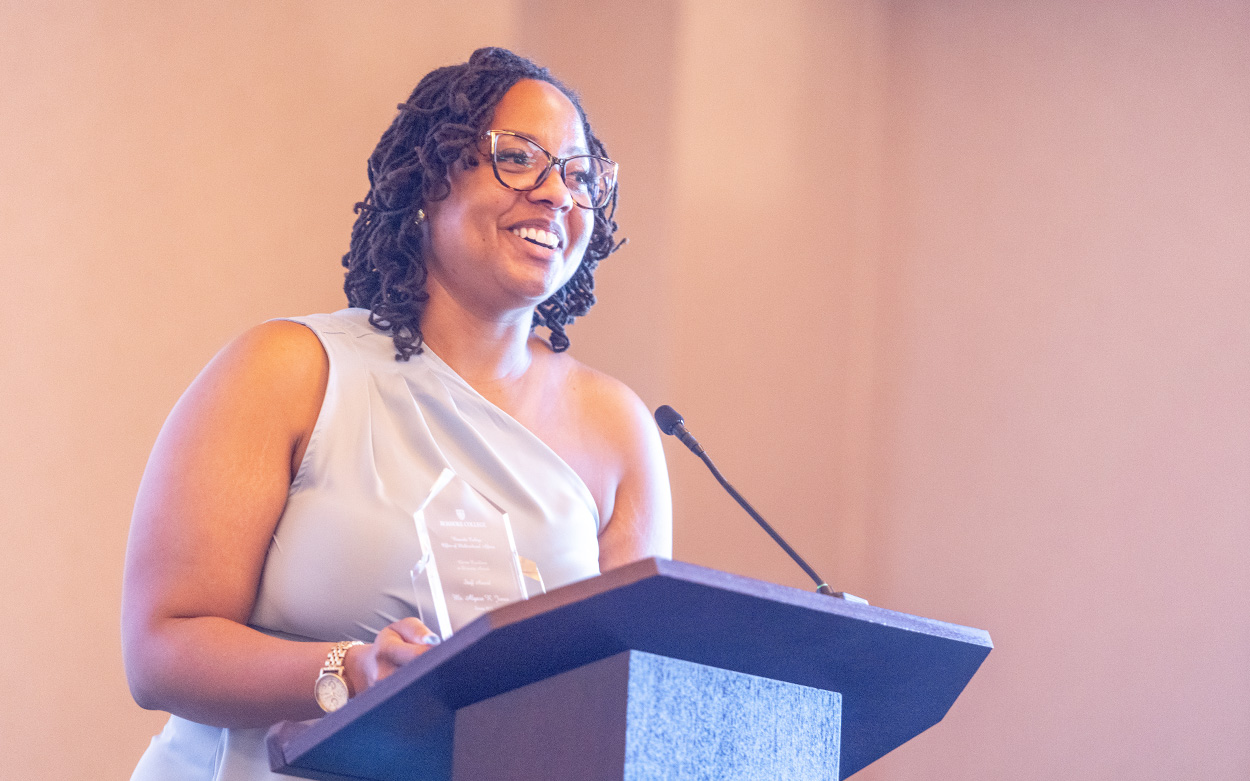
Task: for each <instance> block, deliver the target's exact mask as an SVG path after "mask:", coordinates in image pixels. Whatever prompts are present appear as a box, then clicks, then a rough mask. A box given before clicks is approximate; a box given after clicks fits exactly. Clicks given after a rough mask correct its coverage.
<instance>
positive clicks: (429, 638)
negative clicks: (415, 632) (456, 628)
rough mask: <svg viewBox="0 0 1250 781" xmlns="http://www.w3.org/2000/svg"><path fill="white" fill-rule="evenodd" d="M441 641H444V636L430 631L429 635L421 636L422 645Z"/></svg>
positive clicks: (436, 643)
mask: <svg viewBox="0 0 1250 781" xmlns="http://www.w3.org/2000/svg"><path fill="white" fill-rule="evenodd" d="M441 642H443V638H441V637H439V636H438V635H436V634H434V633H433V632H430V633H429V634H428V635H426V636H425V637H423V638H421V644H422V645H438V644H439V643H441Z"/></svg>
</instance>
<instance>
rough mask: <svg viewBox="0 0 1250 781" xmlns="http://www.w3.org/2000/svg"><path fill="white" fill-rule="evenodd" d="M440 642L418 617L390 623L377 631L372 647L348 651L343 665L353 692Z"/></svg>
mask: <svg viewBox="0 0 1250 781" xmlns="http://www.w3.org/2000/svg"><path fill="white" fill-rule="evenodd" d="M438 643H439V637H438V635H436V634H434V633H433V632H431V631H430V630H429V627H427V626H426V625H425V624H423V623H421V621H420V620H418V619H416V618H405V619H403V620H400V621H396V622H395V623H393V624H390V625H389V626H387V627H386V628H384V629H383V630H382V631H380V632H378V635H377V637H375V638H374V639H373V643H372V644H370V645H366V646H356V647H355V648H352V649H351V650H349V651H348V652H347V657H346V658H345V659H344V662H343V664H344V667H345V668H346V670H345V672H346V674H347V679H348V683H349V684H350V686H351V689H352V693H353V694H359V693H360V692H361V691H363V690H364V689H366V688H368V687H370V686H372V685H373V684H375V683H377V682H378V681H380V680H382V679H383V678H386V677H387V676H389V675H390V674H391V673H393V672H395V671H396V670H397V669H399V668H400V667H403V666H404V665H405V664H408V663H409V662H411V661H412V660H413V659H416V658H417V657H418V656H420V655H421V654H423V653H425V652H426V651H428V650H430V648H432V647H434V646H436V645H438Z"/></svg>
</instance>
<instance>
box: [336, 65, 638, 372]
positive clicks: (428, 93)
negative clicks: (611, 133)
mask: <svg viewBox="0 0 1250 781" xmlns="http://www.w3.org/2000/svg"><path fill="white" fill-rule="evenodd" d="M523 79H535V80H538V81H545V82H547V83H548V84H551V85H552V86H554V87H556V88H557V89H559V90H560V91H561V92H563V93H564V94H565V96H566V97H568V99H569V100H570V101H571V102H572V103H573V105H574V106H575V107H576V108H577V112H578V115H579V116H580V117H581V118H582V128H583V130H584V132H585V134H586V140H587V143H589V145H590V152H591V154H595V155H601V156H603V157H607V150H605V149H604V146H603V143H602V142H601V141H600V140H599V139H598V138H597V137H596V136H595V134H594V133H593V132H592V131H591V129H590V123H589V122H587V120H586V112H585V111H583V110H582V106H581V102H580V101H579V100H578V99H577V95H576V94H575V93H574V92H573V91H572V90H570V89H569V88H568V87H566V86H564V85H563V84H561V83H560V82H559V81H557V80H556V79H555V78H554V77H553V76H552V75H551V74H550V73H549V72H548V71H547V69H546V68H543V67H540V66H538V65H536V64H534V63H533V62H531V61H529V60H527V59H525V58H524V57H520V56H518V55H516V54H513V53H512V52H510V51H508V50H507V49H497V48H486V49H478V50H477V51H475V52H473V56H472V57H470V58H469V61H468V62H466V63H463V64H461V65H452V66H449V67H446V68H439V69H438V70H435V71H432V72H431V73H429V74H427V75H426V77H425V78H423V79H421V83H420V84H418V85H417V88H416V89H414V90H413V91H412V95H411V96H409V98H408V100H407V102H405V103H401V104H400V106H399V114H398V116H396V117H395V120H394V121H393V122H392V123H391V126H390V127H389V128H387V130H386V132H385V133H383V134H382V140H381V141H379V142H378V146H377V148H376V149H374V150H373V154H372V155H370V156H369V192H368V194H367V195H366V196H365V199H364V200H363V201H361V202H360V203H358V204H356V213H357V215H359V216H358V217H357V218H356V224H355V225H354V226H353V227H352V243H351V249H349V250H348V251H347V254H346V255H344V256H343V266H344V267H345V268H346V269H347V278H346V280H345V281H344V283H343V290H344V292H346V293H347V301H348V304H349V305H351V306H354V307H362V308H365V309H368V310H370V315H369V322H370V323H372V324H373V326H374V327H375V328H378V329H381V330H383V331H386V332H387V333H389V334H390V335H391V338H392V340H394V342H395V349H396V350H397V351H398V352H397V354H396V356H395V358H396V360H405V361H406V360H408V359H409V358H410V357H412V354H413V353H414V352H417V353H419V352H421V343H422V341H423V338H424V337H423V336H422V334H421V325H420V323H421V313H422V311H423V310H424V309H425V305H426V302H427V301H429V298H430V296H429V294H428V293H427V292H426V290H425V284H426V279H427V278H428V276H429V271H428V269H427V266H426V258H425V252H426V251H427V250H426V248H425V244H424V242H423V241H422V228H421V226H420V225H419V224H418V223H417V211H418V209H420V208H421V206H422V204H423V203H429V202H431V201H440V200H442V199H444V198H446V197H447V196H448V195H449V194H450V193H451V186H450V184H449V180H448V173H449V171H450V169H451V166H453V165H456V164H459V165H461V166H462V167H463V168H465V169H466V170H467V169H469V168H472V167H474V166H476V165H478V164H479V162H480V161H479V160H478V155H477V152H476V144H477V141H478V139H479V138H480V137H481V135H482V134H483V133H484V132H486V131H487V130H488V129H489V128H488V127H487V123H489V122H490V120H491V118H492V116H493V115H494V112H495V106H496V105H498V103H499V101H500V100H501V99H502V98H503V96H504V93H506V92H507V91H508V90H509V89H511V88H512V86H513V85H514V84H516V83H517V82H518V81H521V80H523ZM574 208H581V207H574ZM615 212H616V193H613V194H612V200H611V201H610V202H609V204H608V205H607V206H605V207H603V208H602V209H596V210H595V225H594V230H593V232H592V233H591V236H590V244H589V246H587V248H586V254H585V256H584V257H583V259H582V262H581V264H580V265H579V266H578V269H577V271H576V272H574V274H573V276H572V277H571V278H570V279H569V281H568V282H567V283H565V285H564V287H562V288H560V289H559V290H557V291H556V292H555V293H553V294H552V295H551V297H550V298H548V299H547V300H546V301H543V302H542V303H541V304H539V305H538V307H537V308H536V309H535V311H534V322H533V325H534V326H539V325H541V326H546V327H547V328H549V329H550V330H551V347H552V349H554V350H556V351H557V352H559V351H563V350H566V349H568V346H569V338H568V336H567V335H566V334H565V333H564V327H565V326H566V325H568V324H569V323H572V322H573V319H574V318H576V317H581V316H582V315H584V314H586V313H587V312H588V311H590V307H591V305H593V304H594V303H595V296H594V292H593V291H594V287H595V280H594V271H595V268H596V267H597V266H598V265H599V261H601V260H603V259H604V258H606V257H607V256H608V255H610V254H612V253H613V252H615V251H616V250H617V249H618V248H619V247H620V245H621V244H623V243H624V242H620V243H618V242H616V241H615V240H614V238H613V236H614V234H615V233H616V222H615V221H614V220H613V219H612V217H613V215H614V213H615Z"/></svg>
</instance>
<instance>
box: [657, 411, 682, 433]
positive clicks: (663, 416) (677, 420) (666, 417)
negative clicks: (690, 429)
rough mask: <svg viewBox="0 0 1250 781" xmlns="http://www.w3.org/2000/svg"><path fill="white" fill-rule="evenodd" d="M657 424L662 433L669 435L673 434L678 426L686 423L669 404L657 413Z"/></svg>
mask: <svg viewBox="0 0 1250 781" xmlns="http://www.w3.org/2000/svg"><path fill="white" fill-rule="evenodd" d="M655 422H656V425H658V426H659V427H660V431H663V432H664V433H665V434H669V435H671V434H673V432H675V431H676V430H677V427H678V426H682V425H685V423H686V421H684V420H682V419H681V415H679V414H677V410H675V409H673V408H672V407H670V406H668V405H667V404H665V405H664V406H663V407H660V408H659V409H657V410H656V411H655Z"/></svg>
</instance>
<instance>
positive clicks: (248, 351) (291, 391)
mask: <svg viewBox="0 0 1250 781" xmlns="http://www.w3.org/2000/svg"><path fill="white" fill-rule="evenodd" d="M328 371H329V365H328V359H327V357H326V353H325V350H324V349H323V348H322V346H321V342H320V340H319V339H318V338H317V335H316V334H314V333H313V332H312V331H311V330H309V328H307V327H306V326H304V325H301V324H299V323H295V322H291V321H289V320H270V321H268V322H264V323H261V324H259V325H255V326H252V327H251V328H249V329H247V330H246V331H244V332H243V333H242V334H240V335H239V336H237V337H235V339H233V340H232V341H231V342H230V343H229V344H227V345H226V346H225V347H223V348H222V349H221V351H220V352H218V353H217V355H216V356H215V357H214V358H213V360H212V361H210V362H209V364H208V366H206V367H205V368H204V370H203V371H202V372H201V373H200V376H199V377H197V378H196V380H195V382H194V383H193V384H192V386H191V388H190V389H188V393H187V395H188V396H190V397H192V398H200V397H205V398H216V399H219V400H220V403H223V404H227V405H232V406H234V407H240V408H247V407H267V408H270V409H274V410H277V409H285V410H287V411H292V410H296V409H302V408H304V407H310V408H315V407H316V406H317V405H319V404H320V400H321V397H322V395H323V394H324V392H325V386H326V377H327V374H328ZM301 400H303V402H304V403H300V402H301Z"/></svg>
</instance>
